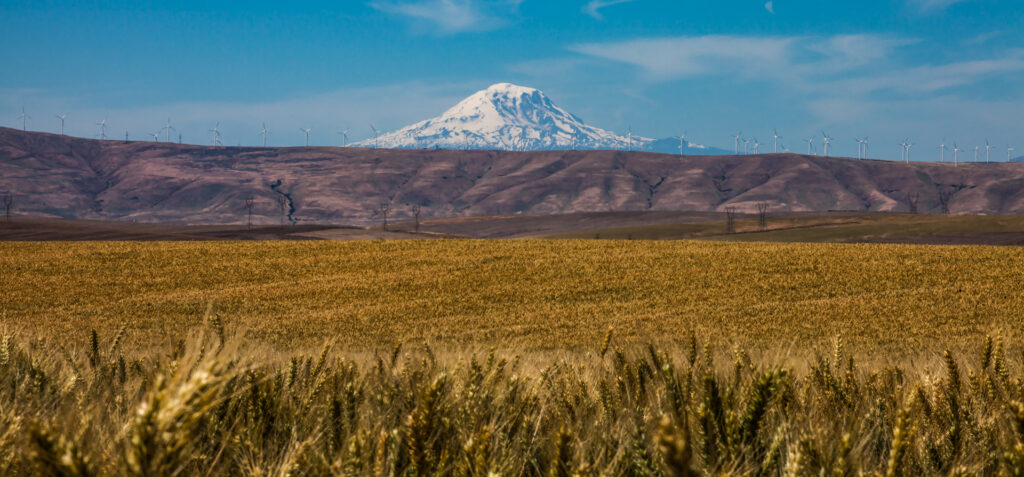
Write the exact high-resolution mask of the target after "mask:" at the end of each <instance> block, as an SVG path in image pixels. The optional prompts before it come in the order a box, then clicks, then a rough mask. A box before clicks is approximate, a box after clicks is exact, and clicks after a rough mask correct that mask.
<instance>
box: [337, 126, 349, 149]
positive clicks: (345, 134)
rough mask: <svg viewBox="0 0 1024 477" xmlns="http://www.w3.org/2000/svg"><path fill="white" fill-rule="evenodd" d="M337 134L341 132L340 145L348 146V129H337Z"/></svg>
mask: <svg viewBox="0 0 1024 477" xmlns="http://www.w3.org/2000/svg"><path fill="white" fill-rule="evenodd" d="M338 134H341V147H347V146H348V129H346V130H344V131H338Z"/></svg>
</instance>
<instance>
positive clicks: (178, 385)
mask: <svg viewBox="0 0 1024 477" xmlns="http://www.w3.org/2000/svg"><path fill="white" fill-rule="evenodd" d="M1022 261H1024V254H1022V253H1021V252H1020V251H1018V249H1014V248H993V247H920V246H898V245H820V244H819V245H812V244H765V243H754V244H730V243H701V242H684V243H671V242H640V241H605V242H602V241H462V240H444V241H429V242H428V241H423V242H385V241H373V242H352V243H326V242H325V243H317V242H302V243H287V242H284V243H266V242H262V243H209V242H207V243H5V244H0V267H2V271H3V273H2V276H0V280H2V281H0V286H2V289H3V290H4V293H3V294H2V295H0V335H2V336H0V338H2V339H0V475H62V476H91V475H133V476H176V475H233V474H235V475H247V476H248V475H253V476H292V475H312V476H319V475H325V476H326V475H373V476H426V475H457V476H492V475H493V476H498V475H509V476H541V475H546V476H569V475H578V476H599V475H629V476H683V475H686V476H691V475H692V476H696V475H757V476H762V475H763V476H775V475H780V476H783V475H784V476H819V475H831V476H853V475H885V476H901V475H922V474H932V475H1000V476H1004V475H1005V476H1010V475H1024V348H1022V347H1021V346H1020V344H1021V339H1020V338H1021V330H1020V323H1021V321H1020V318H1019V317H1020V316H1021V313H1020V312H1021V305H1022V298H1021V296H1022V295H1021V282H1020V280H1019V278H1020V277H1019V275H1020V270H1024V267H1022V265H1024V263H1022Z"/></svg>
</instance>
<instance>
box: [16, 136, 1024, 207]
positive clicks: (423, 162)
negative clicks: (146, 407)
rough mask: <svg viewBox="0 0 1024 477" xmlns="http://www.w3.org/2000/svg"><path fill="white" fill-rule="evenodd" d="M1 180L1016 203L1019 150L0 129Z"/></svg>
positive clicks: (750, 202) (518, 196)
mask: <svg viewBox="0 0 1024 477" xmlns="http://www.w3.org/2000/svg"><path fill="white" fill-rule="evenodd" d="M0 166H2V172H0V191H10V192H11V193H12V194H13V195H14V202H15V203H14V210H15V211H16V212H17V213H19V214H33V215H43V216H51V217H64V218H78V219H100V220H109V219H116V220H129V221H139V222H165V223H188V224H225V223H244V222H245V221H246V220H247V212H248V209H247V207H246V199H247V198H250V197H251V198H253V199H254V200H253V209H252V215H253V221H254V222H255V223H262V224H278V223H283V222H288V221H290V222H292V223H301V224H316V223H335V224H338V223H343V224H353V225H365V224H370V223H375V222H380V221H381V220H383V215H384V214H383V210H382V209H381V206H382V205H387V206H388V207H389V208H390V210H388V213H387V214H388V217H389V219H390V220H409V218H410V217H411V214H412V207H413V206H414V205H415V206H419V207H420V208H421V211H422V213H421V218H423V219H427V218H437V217H459V216H478V215H514V214H520V213H522V214H555V213H577V212H610V211H648V210H653V211H723V210H725V209H727V208H730V207H733V208H735V209H736V210H737V211H740V212H751V211H754V210H755V209H756V205H757V204H758V203H761V202H764V203H767V204H768V205H769V207H770V209H771V210H772V211H792V212H801V211H830V210H845V211H868V212H874V211H907V210H909V209H910V203H909V202H910V201H909V200H908V198H910V199H915V198H916V202H917V209H918V211H920V212H945V211H948V212H950V213H958V214H1007V213H1011V214H1012V213H1022V212H1024V164H1020V163H1012V164H1010V163H992V164H960V166H959V167H954V166H953V165H952V164H949V163H946V164H938V163H923V162H922V163H910V164H904V163H897V162H890V161H875V160H865V161H858V160H854V159H846V158H825V157H819V156H804V155H798V154H761V155H747V156H683V157H680V156H676V155H666V154H656V153H647V152H631V153H627V152H624V151H610V150H595V151H557V150H550V151H530V152H508V151H487V150H469V151H451V150H415V149H396V150H387V149H366V148H355V147H353V148H337V147H293V148H261V147H215V146H193V145H179V144H171V143H158V142H127V143H126V142H122V141H109V140H107V141H99V140H93V139H81V138H73V137H67V136H58V135H54V134H46V133H37V132H23V131H18V130H14V129H9V128H0Z"/></svg>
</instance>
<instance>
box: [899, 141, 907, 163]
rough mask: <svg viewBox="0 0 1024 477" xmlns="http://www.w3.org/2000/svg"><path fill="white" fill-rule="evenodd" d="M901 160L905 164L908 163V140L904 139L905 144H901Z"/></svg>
mask: <svg viewBox="0 0 1024 477" xmlns="http://www.w3.org/2000/svg"><path fill="white" fill-rule="evenodd" d="M900 160H901V161H904V162H908V161H907V140H906V139H904V140H903V142H901V143H900Z"/></svg>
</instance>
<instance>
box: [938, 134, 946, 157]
mask: <svg viewBox="0 0 1024 477" xmlns="http://www.w3.org/2000/svg"><path fill="white" fill-rule="evenodd" d="M946 149H947V147H946V140H945V139H943V140H942V143H941V144H939V162H946Z"/></svg>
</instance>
